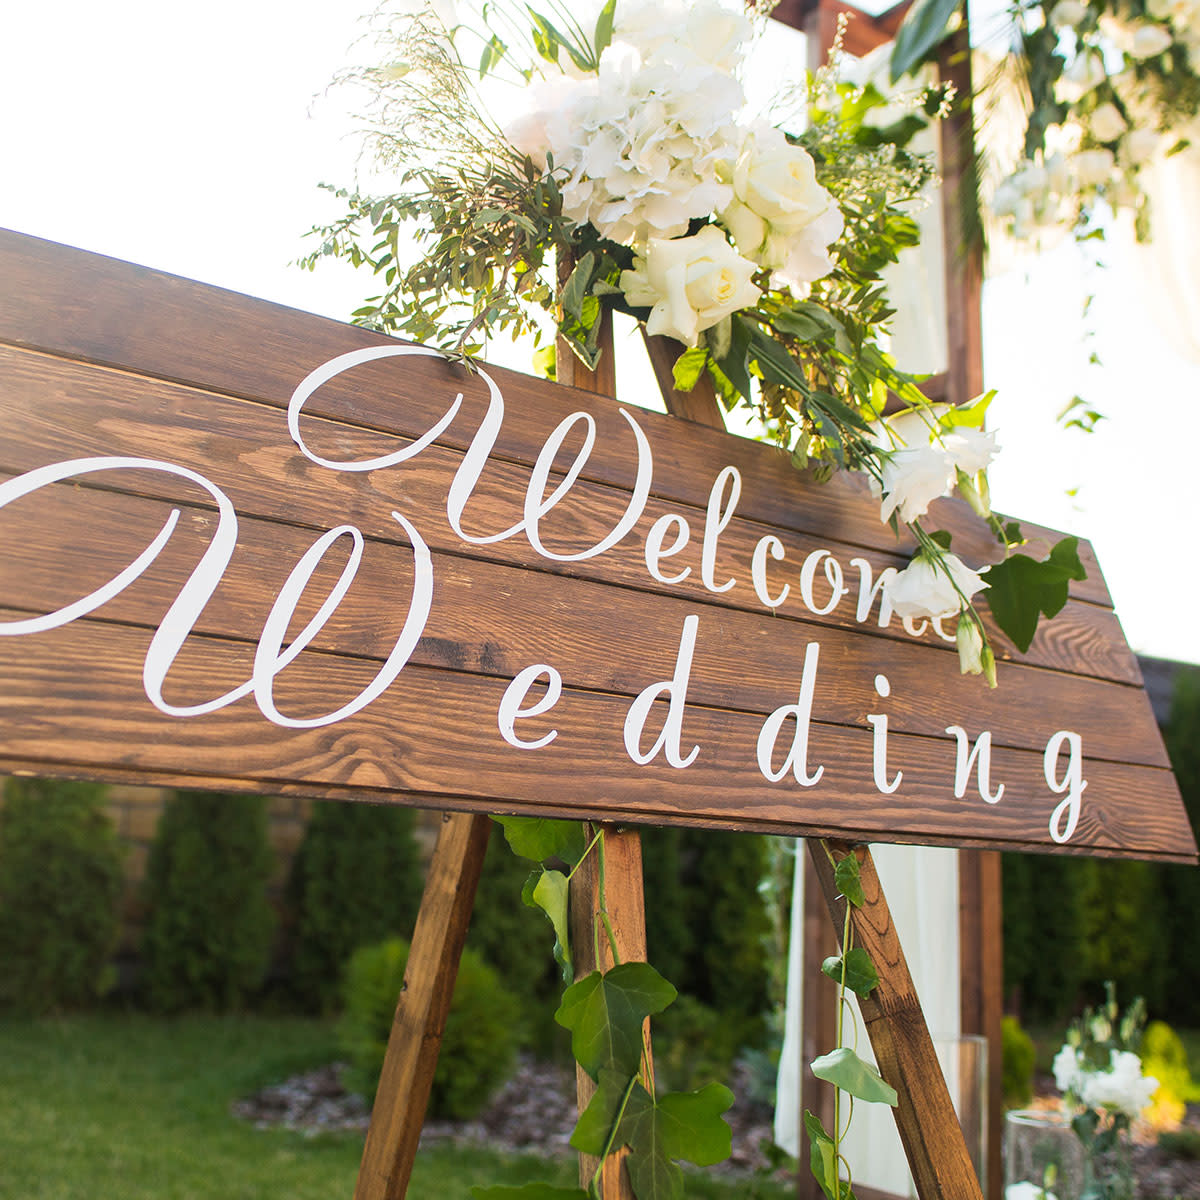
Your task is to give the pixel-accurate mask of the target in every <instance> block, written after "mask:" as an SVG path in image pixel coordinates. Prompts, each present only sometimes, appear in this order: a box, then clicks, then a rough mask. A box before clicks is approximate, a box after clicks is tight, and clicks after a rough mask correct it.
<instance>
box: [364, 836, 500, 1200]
mask: <svg viewBox="0 0 1200 1200" xmlns="http://www.w3.org/2000/svg"><path fill="white" fill-rule="evenodd" d="M491 824H492V822H491V818H490V817H486V816H480V815H477V814H469V813H443V814H442V828H441V832H440V833H439V834H438V840H437V846H436V847H435V849H434V852H433V861H432V862H431V863H430V865H429V875H428V876H427V878H426V880H425V894H424V896H423V897H422V898H421V911H420V913H419V914H418V915H417V924H416V928H415V929H414V930H413V939H412V949H411V950H410V951H409V955H408V966H407V967H406V969H405V971H404V985H403V987H402V989H401V991H400V1002H399V1004H398V1005H397V1006H396V1017H395V1020H394V1022H393V1023H392V1032H391V1036H390V1037H389V1038H388V1046H387V1054H386V1056H385V1057H384V1060H383V1072H382V1074H381V1075H380V1078H379V1090H378V1092H377V1093H376V1095H375V1107H374V1109H373V1110H372V1112H371V1124H370V1127H369V1128H368V1130H367V1142H366V1146H365V1147H364V1148H363V1157H362V1164H361V1166H360V1167H359V1169H358V1184H357V1186H356V1187H355V1189H354V1200H404V1195H405V1192H406V1191H407V1190H408V1181H409V1178H410V1176H411V1175H412V1169H413V1162H414V1160H415V1159H416V1156H417V1144H418V1142H419V1141H420V1138H421V1126H422V1124H423V1123H424V1121H425V1108H426V1106H427V1105H428V1103H429V1089H430V1087H431V1085H432V1084H433V1072H434V1069H435V1068H436V1066H437V1059H438V1051H439V1050H440V1049H441V1045H442V1031H443V1030H444V1029H445V1027H446V1014H447V1013H448V1012H449V1011H450V999H451V997H452V996H453V994H454V980H455V977H456V976H457V975H458V962H459V959H460V958H461V957H462V948H463V943H464V942H465V941H466V938H467V927H468V925H469V924H470V921H471V910H472V909H473V908H474V906H475V889H476V888H477V887H478V885H479V876H480V873H481V872H482V870H483V856H484V854H485V853H486V852H487V843H488V834H489V833H490V832H491Z"/></svg>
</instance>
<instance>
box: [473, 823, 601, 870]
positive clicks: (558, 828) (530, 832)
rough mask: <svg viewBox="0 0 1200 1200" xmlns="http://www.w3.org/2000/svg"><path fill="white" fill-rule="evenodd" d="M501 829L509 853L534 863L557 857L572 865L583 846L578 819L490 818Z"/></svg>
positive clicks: (583, 839) (585, 846)
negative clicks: (510, 851)
mask: <svg viewBox="0 0 1200 1200" xmlns="http://www.w3.org/2000/svg"><path fill="white" fill-rule="evenodd" d="M492 820H493V821H495V822H496V823H497V824H498V825H500V826H501V827H502V828H503V829H504V837H505V839H506V840H507V842H508V844H509V847H510V848H511V849H512V852H513V853H514V854H516V855H518V856H519V857H521V858H531V859H533V861H534V862H545V860H546V859H548V858H561V859H562V860H563V862H568V863H570V864H571V865H572V866H574V865H575V864H576V863H577V862H578V861H579V860H580V859H581V858H582V857H583V852H584V850H586V849H587V839H586V838H585V837H584V834H583V826H582V825H581V824H580V823H579V822H578V821H556V820H553V819H551V818H549V817H493V818H492Z"/></svg>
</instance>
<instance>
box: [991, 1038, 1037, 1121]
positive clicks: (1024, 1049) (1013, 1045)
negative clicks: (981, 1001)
mask: <svg viewBox="0 0 1200 1200" xmlns="http://www.w3.org/2000/svg"><path fill="white" fill-rule="evenodd" d="M1000 1032H1001V1039H1002V1055H1003V1079H1004V1083H1003V1087H1004V1107H1005V1108H1024V1107H1025V1105H1027V1104H1028V1103H1029V1102H1030V1101H1031V1100H1032V1099H1033V1068H1034V1063H1035V1061H1036V1058H1037V1051H1036V1050H1035V1049H1034V1045H1033V1038H1031V1037H1030V1036H1029V1034H1027V1033H1026V1032H1025V1030H1023V1029H1022V1028H1021V1022H1020V1021H1018V1020H1017V1018H1016V1017H1005V1018H1004V1020H1003V1021H1002V1022H1001V1023H1000Z"/></svg>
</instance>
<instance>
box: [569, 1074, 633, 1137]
mask: <svg viewBox="0 0 1200 1200" xmlns="http://www.w3.org/2000/svg"><path fill="white" fill-rule="evenodd" d="M596 1082H597V1085H598V1086H597V1088H596V1090H595V1092H594V1093H593V1094H592V1098H591V1100H589V1101H588V1106H587V1108H585V1109H584V1110H583V1112H581V1113H580V1114H579V1120H578V1121H576V1122H575V1128H574V1130H573V1131H572V1132H571V1143H570V1144H571V1145H572V1146H573V1147H574V1148H575V1149H576V1150H579V1151H580V1152H581V1153H583V1154H594V1155H596V1157H597V1158H598V1157H599V1156H600V1155H601V1154H603V1153H604V1150H605V1147H606V1146H607V1145H608V1143H609V1137H610V1135H611V1134H612V1130H613V1126H614V1125H615V1124H616V1122H617V1119H618V1117H623V1115H624V1114H623V1113H622V1111H621V1109H622V1105H625V1107H626V1108H628V1102H629V1101H632V1102H633V1103H635V1104H636V1103H637V1101H635V1100H633V1093H634V1092H635V1091H639V1090H640V1091H642V1092H645V1089H644V1088H642V1085H641V1084H640V1083H637V1082H636V1077H635V1076H633V1075H623V1074H622V1073H621V1072H620V1071H612V1070H609V1069H607V1068H605V1069H604V1070H602V1071H601V1072H600V1075H599V1078H598V1079H597V1081H596ZM627 1098H628V1099H627ZM618 1136H619V1133H618ZM623 1144H624V1139H622V1140H620V1141H618V1140H616V1139H615V1138H614V1139H613V1145H614V1146H621V1145H623Z"/></svg>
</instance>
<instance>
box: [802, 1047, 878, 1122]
mask: <svg viewBox="0 0 1200 1200" xmlns="http://www.w3.org/2000/svg"><path fill="white" fill-rule="evenodd" d="M812 1073H813V1074H814V1075H815V1076H816V1077H817V1078H818V1079H824V1080H825V1082H826V1083H832V1084H833V1086H834V1087H836V1088H840V1089H841V1090H842V1091H843V1092H849V1093H850V1095H851V1096H853V1097H854V1098H855V1099H856V1100H865V1101H867V1103H868V1104H890V1105H891V1106H892V1107H893V1108H895V1107H896V1105H897V1104H898V1103H899V1102H900V1097H899V1096H897V1095H896V1089H895V1088H894V1087H892V1085H891V1084H890V1083H888V1082H887V1081H886V1080H885V1079H884V1078H883V1076H882V1075H880V1074H879V1072H878V1071H877V1070H876V1069H875V1068H874V1067H873V1066H871V1064H870V1063H867V1062H863V1060H862V1059H861V1058H859V1057H858V1055H857V1054H855V1053H854V1051H853V1050H851V1049H850V1047H849V1046H839V1047H838V1048H837V1049H836V1050H833V1051H831V1052H830V1053H829V1054H822V1055H821V1057H820V1058H814V1059H813V1061H812Z"/></svg>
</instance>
